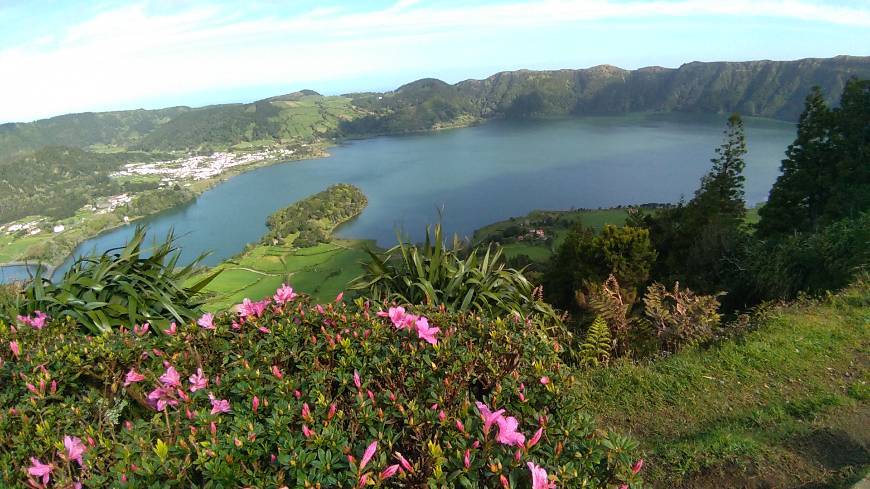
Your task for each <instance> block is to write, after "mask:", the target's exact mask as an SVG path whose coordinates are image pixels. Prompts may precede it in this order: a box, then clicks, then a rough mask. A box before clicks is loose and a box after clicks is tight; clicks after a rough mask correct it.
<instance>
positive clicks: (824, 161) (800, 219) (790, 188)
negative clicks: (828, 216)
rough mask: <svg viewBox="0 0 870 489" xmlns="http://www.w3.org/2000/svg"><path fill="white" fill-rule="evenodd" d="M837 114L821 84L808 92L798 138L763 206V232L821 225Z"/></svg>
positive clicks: (829, 187)
mask: <svg viewBox="0 0 870 489" xmlns="http://www.w3.org/2000/svg"><path fill="white" fill-rule="evenodd" d="M832 129H833V118H832V113H831V110H830V109H829V108H828V104H827V103H826V102H825V99H824V97H823V96H822V91H821V89H820V88H819V87H813V90H812V92H810V94H809V95H808V96H807V99H806V102H805V106H804V111H803V113H802V114H801V117H800V122H799V123H798V130H797V139H795V141H794V143H792V144H791V145H790V146H789V147H788V149H787V150H786V153H785V154H786V158H785V159H784V160H782V164H781V166H780V170H781V172H782V173H781V174H780V176H779V177H778V178H777V180H776V183H774V185H773V188H771V190H770V197H769V198H768V201H767V204H765V205H764V206H763V207H762V208H761V209H760V210H759V212H758V213H759V215H760V216H761V221H760V222H759V223H758V233H759V234H760V235H761V236H771V235H774V234H783V233H790V232H794V231H812V230H815V229H816V228H817V227H818V224H819V217H820V215H821V212H822V209H823V207H824V206H825V205H826V203H827V202H828V200H829V198H830V194H831V190H832V185H833V183H834V182H833V181H832V180H833V174H832V172H833V170H834V166H835V163H834V161H833V159H834V158H835V154H834V151H833V146H832V137H831V136H832Z"/></svg>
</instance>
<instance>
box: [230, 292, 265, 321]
mask: <svg viewBox="0 0 870 489" xmlns="http://www.w3.org/2000/svg"><path fill="white" fill-rule="evenodd" d="M268 305H269V301H268V300H264V301H260V302H251V299H248V298H247V297H246V298H245V299H244V300H243V301H242V303H241V304H239V305H238V306H236V309H238V311H239V316H241V317H243V318H246V317H249V316H253V317H255V318H258V317H260V316H262V315H263V312H264V311H265V310H266V306H268Z"/></svg>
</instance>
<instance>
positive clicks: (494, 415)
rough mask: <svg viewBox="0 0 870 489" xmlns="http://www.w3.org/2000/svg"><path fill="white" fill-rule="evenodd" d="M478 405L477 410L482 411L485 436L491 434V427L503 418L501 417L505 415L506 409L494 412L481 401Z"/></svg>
mask: <svg viewBox="0 0 870 489" xmlns="http://www.w3.org/2000/svg"><path fill="white" fill-rule="evenodd" d="M476 404H477V409H478V410H479V411H480V416H481V417H482V418H483V434H484V435H486V434H488V433H489V428H490V426H492V424H493V423H494V422H496V421H497V420H498V419H499V418H501V417H502V416H501V415H502V413H504V409H499V410H498V411H495V412H493V411H490V410H489V406H487V405H486V404H484V403H482V402H480V401H478V402H477V403H476Z"/></svg>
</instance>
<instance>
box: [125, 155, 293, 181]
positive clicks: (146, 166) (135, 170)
mask: <svg viewBox="0 0 870 489" xmlns="http://www.w3.org/2000/svg"><path fill="white" fill-rule="evenodd" d="M295 152H296V150H293V149H288V148H270V149H264V150H260V151H253V152H249V153H228V152H215V153H212V154H211V155H207V156H206V155H195V156H186V157H183V158H178V159H174V160H168V161H157V162H153V163H128V164H126V165H124V169H123V170H120V171H118V172H115V173H113V174H112V176H113V177H116V178H122V177H135V176H160V177H161V179H160V184H161V185H163V186H166V185H173V184H176V183H181V182H186V183H188V184H189V182H190V181H197V180H206V179H209V178H213V177H216V176H218V175H220V174H222V173H224V172H226V171H227V170H229V169H231V168H235V167H240V166H245V165H250V164H253V163H258V162H261V161H265V160H272V159H281V158H288V157H290V156H292V155H293V154H294V153H295Z"/></svg>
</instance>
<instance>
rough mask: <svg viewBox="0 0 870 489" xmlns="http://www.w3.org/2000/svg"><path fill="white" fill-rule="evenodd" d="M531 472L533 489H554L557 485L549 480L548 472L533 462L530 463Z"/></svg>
mask: <svg viewBox="0 0 870 489" xmlns="http://www.w3.org/2000/svg"><path fill="white" fill-rule="evenodd" d="M526 465H528V466H529V471H530V472H531V473H532V489H554V488H555V487H556V484H554V483H552V482H550V481H549V480H547V471H546V470H544V469H543V468H541V467H539V466H537V465H536V464H534V463H532V462H528V463H527V464H526Z"/></svg>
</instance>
